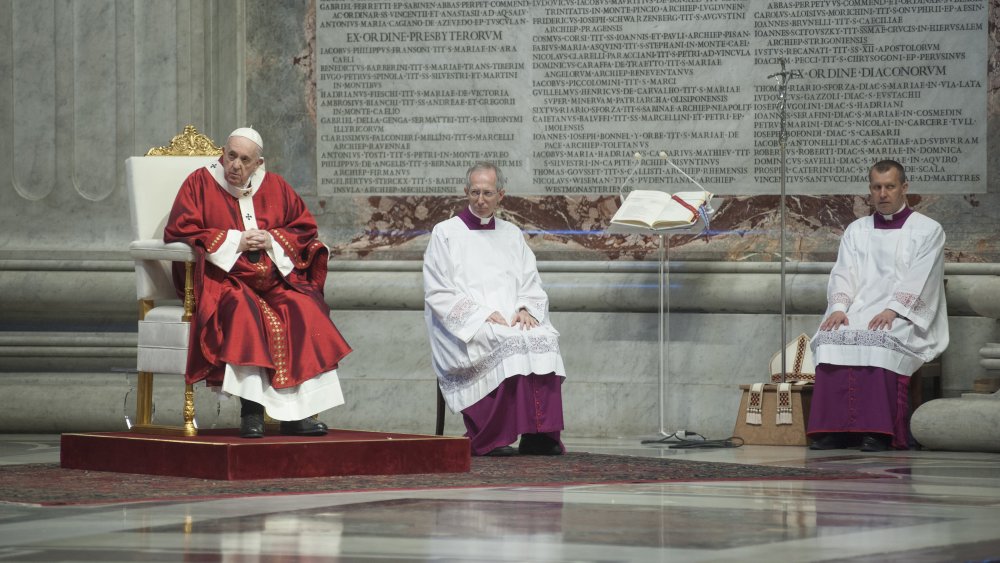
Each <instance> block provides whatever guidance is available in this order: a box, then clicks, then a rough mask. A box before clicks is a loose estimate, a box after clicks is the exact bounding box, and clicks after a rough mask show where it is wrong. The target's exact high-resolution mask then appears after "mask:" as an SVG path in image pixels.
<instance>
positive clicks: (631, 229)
mask: <svg viewBox="0 0 1000 563" xmlns="http://www.w3.org/2000/svg"><path fill="white" fill-rule="evenodd" d="M659 156H660V158H663V159H665V160H667V162H668V163H669V164H670V165H671V166H673V167H674V168H676V169H677V170H678V171H679V172H680V173H681V174H684V176H686V177H687V178H688V179H689V180H691V182H693V183H694V184H696V185H697V186H698V187H699V188H701V189H702V190H704V189H705V188H702V186H701V184H698V182H696V181H695V180H694V179H693V178H691V177H690V176H688V175H687V174H686V173H684V171H683V170H681V169H680V168H677V165H675V164H674V163H673V162H671V161H670V159H669V158H667V156H666V153H663V152H661V153H660V154H659ZM640 158H641V155H639V154H638V153H636V161H637V164H636V167H638V161H639V160H640ZM632 172H633V173H634V172H635V168H633V170H632ZM631 177H632V174H631V173H630V174H629V175H628V177H626V179H625V182H623V183H622V189H623V188H624V186H625V184H626V183H627V182H628V179H629V178H631ZM619 191H620V192H621V190H619ZM621 198H622V202H623V203H624V201H625V194H624V192H621ZM718 201H719V200H718V198H715V199H712V200H711V201H709V202H706V203H705V205H703V206H702V208H701V209H700V210H699V217H698V219H697V220H696V221H695V222H694V223H692V224H690V225H683V226H680V227H673V228H667V229H649V228H645V227H639V226H631V225H618V224H612V225H611V226H609V227H608V229H607V231H606V232H607V233H608V234H619V235H620V234H641V235H655V236H656V237H657V238H658V239H659V248H658V251H659V255H658V261H659V268H658V276H657V280H658V281H657V288H658V290H659V306H658V315H657V320H658V323H657V325H658V331H657V332H658V338H659V347H660V350H659V362H658V364H659V365H658V368H659V384H660V396H659V401H658V403H659V411H660V413H659V416H660V419H659V421H660V422H659V424H660V427H659V430H658V434H659V436H660V437H659V438H657V439H653V440H643V442H642V443H644V444H651V443H663V442H666V441H667V440H670V439H671V438H683V436H678V433H681V432H683V430H681V429H678V430H675V431H673V432H668V431H667V430H666V421H665V420H664V415H665V411H666V409H665V400H664V394H665V392H666V387H667V380H668V379H669V375H670V364H669V362H670V346H669V342H668V339H669V337H670V235H671V234H682V233H684V234H693V233H701V232H703V231H704V230H705V229H707V228H708V225H707V224H706V223H705V221H706V218H707V217H710V216H711V215H712V214H713V213H715V208H714V205H715V204H717V203H718Z"/></svg>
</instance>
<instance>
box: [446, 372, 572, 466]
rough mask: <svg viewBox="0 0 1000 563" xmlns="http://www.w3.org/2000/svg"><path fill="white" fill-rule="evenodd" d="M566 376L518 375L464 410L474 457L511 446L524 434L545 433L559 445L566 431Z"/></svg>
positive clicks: (564, 449)
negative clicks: (560, 437)
mask: <svg viewBox="0 0 1000 563" xmlns="http://www.w3.org/2000/svg"><path fill="white" fill-rule="evenodd" d="M562 380H563V378H562V377H559V376H558V375H555V374H554V373H550V374H548V375H534V374H532V375H527V376H525V375H515V376H513V377H508V378H507V379H505V380H503V381H502V382H501V383H500V385H499V386H498V387H497V388H496V389H494V390H493V391H492V392H491V393H490V394H489V395H486V396H485V397H483V398H482V399H480V400H479V401H477V402H476V404H474V405H472V406H470V407H468V408H466V409H465V410H463V411H462V419H463V420H464V421H465V429H466V433H465V435H466V436H467V437H468V438H469V440H470V441H471V443H472V455H483V454H486V453H489V452H490V451H492V450H494V449H496V448H502V447H503V446H509V445H511V444H513V443H514V442H515V441H517V437H518V436H519V435H521V434H545V435H546V436H548V437H549V438H552V439H553V440H555V441H557V442H559V447H560V448H562V450H563V451H564V452H565V451H566V448H565V446H563V443H562V441H561V440H560V439H559V433H560V432H561V431H562V429H563V409H562Z"/></svg>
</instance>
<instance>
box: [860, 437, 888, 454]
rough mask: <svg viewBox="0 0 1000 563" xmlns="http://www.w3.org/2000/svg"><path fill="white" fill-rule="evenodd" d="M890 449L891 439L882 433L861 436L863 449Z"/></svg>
mask: <svg viewBox="0 0 1000 563" xmlns="http://www.w3.org/2000/svg"><path fill="white" fill-rule="evenodd" d="M887 449H889V440H888V439H887V438H886V437H885V436H882V435H881V434H865V435H864V437H863V438H861V451H863V452H884V451H886V450H887Z"/></svg>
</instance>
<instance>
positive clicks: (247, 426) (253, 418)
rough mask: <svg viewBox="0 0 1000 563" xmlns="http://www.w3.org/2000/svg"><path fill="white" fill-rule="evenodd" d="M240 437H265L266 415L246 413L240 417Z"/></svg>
mask: <svg viewBox="0 0 1000 563" xmlns="http://www.w3.org/2000/svg"><path fill="white" fill-rule="evenodd" d="M240 437H241V438H263V437H264V415H263V414H246V415H243V416H241V417H240Z"/></svg>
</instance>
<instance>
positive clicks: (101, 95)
mask: <svg viewBox="0 0 1000 563" xmlns="http://www.w3.org/2000/svg"><path fill="white" fill-rule="evenodd" d="M242 7H243V2H242V0H211V1H206V2H192V1H191V0H178V1H173V0H156V1H132V0H38V1H27V0H5V1H3V2H0V31H3V35H2V37H3V38H4V40H3V41H0V168H2V169H3V170H5V171H6V174H5V175H4V176H3V179H2V180H0V194H2V197H3V201H4V206H2V207H0V223H2V224H3V225H4V235H5V236H4V237H2V238H0V252H9V253H15V254H19V255H38V254H39V253H46V252H48V253H55V254H56V255H57V256H79V255H80V253H107V252H117V253H119V256H124V251H125V249H126V248H127V245H128V242H129V241H130V239H131V233H130V229H129V221H128V211H127V205H126V203H127V202H126V194H125V189H124V161H125V159H126V158H127V157H129V156H132V155H134V154H144V153H145V152H146V150H148V149H149V148H151V147H155V146H161V145H165V144H166V143H168V142H169V141H170V139H171V137H173V136H174V135H176V134H177V133H179V132H180V131H181V129H182V127H183V126H184V125H186V124H188V123H191V124H194V125H196V126H197V127H198V128H199V129H200V130H202V131H204V132H206V133H208V134H210V135H215V136H221V135H224V134H225V133H219V131H227V132H228V131H231V130H232V129H233V128H234V127H235V126H236V124H237V123H238V122H242V118H238V116H237V113H238V112H240V111H242V110H243V109H245V103H244V101H245V96H243V94H242V92H243V87H244V80H243V78H242V76H243V72H242V69H243V66H244V65H243V62H242V55H241V54H240V52H238V49H237V47H238V41H237V39H240V40H242V36H243V35H242V34H243V25H244V19H243V17H242V16H243V15H244V13H243V11H242ZM220 13H221V14H223V15H224V16H225V17H223V18H219V17H217V16H218V14H220ZM216 96H219V97H220V99H219V100H218V101H217V102H215V104H214V105H212V104H209V103H208V101H209V100H210V99H213V98H214V97H216ZM223 96H224V97H225V99H222V98H221V97H223Z"/></svg>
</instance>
